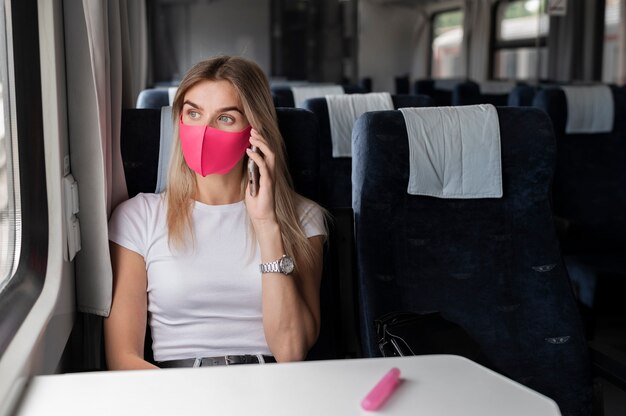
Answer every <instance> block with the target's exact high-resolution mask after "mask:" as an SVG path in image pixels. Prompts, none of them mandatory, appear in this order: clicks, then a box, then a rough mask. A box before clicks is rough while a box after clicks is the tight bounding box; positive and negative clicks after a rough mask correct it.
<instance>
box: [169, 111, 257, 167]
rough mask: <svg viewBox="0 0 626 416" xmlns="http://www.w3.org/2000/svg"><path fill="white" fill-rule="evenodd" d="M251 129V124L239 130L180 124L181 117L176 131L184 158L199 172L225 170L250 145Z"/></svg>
mask: <svg viewBox="0 0 626 416" xmlns="http://www.w3.org/2000/svg"><path fill="white" fill-rule="evenodd" d="M250 130H252V126H248V127H246V128H245V129H243V130H242V131H238V132H228V131H223V130H219V129H215V128H213V127H209V126H190V125H187V124H183V120H182V118H181V120H180V123H179V134H180V145H181V147H182V149H183V156H184V157H185V162H187V165H188V166H189V167H190V168H191V169H192V170H194V171H195V172H197V173H198V174H200V175H202V176H207V175H211V174H214V173H217V174H220V175H223V174H225V173H228V172H230V170H231V169H232V168H233V167H234V166H235V165H236V164H237V162H239V160H240V159H241V158H242V157H243V154H244V153H245V152H246V148H247V147H248V146H249V145H250Z"/></svg>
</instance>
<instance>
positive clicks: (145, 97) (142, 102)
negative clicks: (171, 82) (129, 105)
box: [135, 87, 175, 109]
mask: <svg viewBox="0 0 626 416" xmlns="http://www.w3.org/2000/svg"><path fill="white" fill-rule="evenodd" d="M172 90H174V91H175V87H172V88H148V89H145V90H143V91H141V92H140V93H139V96H138V97H137V104H136V105H135V107H136V108H156V109H160V108H161V107H166V106H168V105H171V102H170V99H171V94H172V92H171V91H172Z"/></svg>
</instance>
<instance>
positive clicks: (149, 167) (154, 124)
mask: <svg viewBox="0 0 626 416" xmlns="http://www.w3.org/2000/svg"><path fill="white" fill-rule="evenodd" d="M276 113H277V117H278V124H279V128H280V131H281V134H282V135H283V139H284V140H285V145H286V148H287V154H288V163H289V170H290V173H291V176H292V179H293V183H294V188H295V190H296V191H297V192H298V193H300V194H301V195H304V196H306V197H307V198H310V199H313V200H315V201H317V200H318V191H319V184H318V182H319V162H318V155H319V151H318V146H319V140H318V138H317V135H318V134H319V133H318V123H317V119H316V117H315V115H314V114H313V113H311V112H310V111H307V110H304V109H299V108H278V109H276ZM167 117H170V119H171V110H170V109H169V107H164V108H163V109H126V110H123V111H122V129H121V140H120V141H121V152H122V159H123V163H124V174H125V177H126V182H127V185H128V194H129V197H133V196H135V195H136V194H137V193H139V192H146V193H150V192H155V191H158V192H160V191H162V190H163V189H162V188H163V185H162V184H159V176H161V175H164V172H162V171H163V170H167V164H166V163H163V162H161V163H159V159H163V155H162V154H160V147H161V145H162V144H163V145H164V146H170V144H171V138H163V137H162V133H161V132H162V131H166V132H167V133H164V134H165V135H169V136H170V137H171V134H172V133H171V123H170V127H165V125H166V124H167V119H166V118H167ZM162 123H163V124H162ZM162 126H163V128H162ZM161 177H164V176H161ZM330 238H332V235H331V236H330ZM327 258H328V248H327V249H326V253H325V260H324V271H323V278H322V286H321V289H320V291H321V292H320V293H321V303H322V324H321V330H320V335H319V338H318V341H317V343H316V344H315V345H314V346H313V348H312V349H311V351H310V352H309V355H308V357H307V359H309V360H315V359H333V358H338V357H339V356H340V354H341V349H342V347H341V346H340V341H339V340H338V335H337V334H339V333H340V332H341V331H340V330H339V329H338V320H337V319H336V317H337V316H338V313H337V308H338V306H337V302H338V301H339V300H338V297H337V295H336V294H335V291H336V284H335V282H333V280H332V275H331V271H330V267H331V266H330V260H327ZM148 336H149V334H148ZM150 345H151V340H150V339H149V338H148V339H147V340H146V346H147V350H146V357H149V356H150V351H149V349H150Z"/></svg>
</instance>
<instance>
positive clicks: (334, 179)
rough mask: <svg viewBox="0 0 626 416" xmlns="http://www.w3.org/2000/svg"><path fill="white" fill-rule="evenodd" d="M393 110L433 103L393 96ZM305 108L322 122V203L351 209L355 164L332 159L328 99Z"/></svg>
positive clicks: (314, 100) (415, 97)
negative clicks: (353, 167) (352, 177)
mask: <svg viewBox="0 0 626 416" xmlns="http://www.w3.org/2000/svg"><path fill="white" fill-rule="evenodd" d="M391 99H392V101H393V106H394V108H396V109H398V108H402V107H427V106H430V105H431V103H432V100H431V99H430V97H427V96H425V95H392V96H391ZM304 107H305V108H306V109H308V110H310V111H311V112H313V113H314V114H315V115H316V116H317V120H318V122H319V128H320V134H319V140H320V143H319V151H320V160H319V163H320V201H321V203H322V204H323V205H324V206H326V207H327V208H351V207H352V179H351V175H352V160H351V158H349V157H333V152H332V141H331V130H330V120H329V116H328V105H327V102H326V98H312V99H309V100H307V101H305V103H304Z"/></svg>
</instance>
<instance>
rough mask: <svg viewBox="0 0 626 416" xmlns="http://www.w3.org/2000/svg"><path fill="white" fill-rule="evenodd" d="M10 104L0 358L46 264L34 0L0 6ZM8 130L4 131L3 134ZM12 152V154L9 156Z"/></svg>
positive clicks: (33, 297) (31, 301) (35, 295)
mask: <svg viewBox="0 0 626 416" xmlns="http://www.w3.org/2000/svg"><path fill="white" fill-rule="evenodd" d="M4 17H5V22H6V52H7V63H8V67H9V71H8V74H9V80H8V81H9V85H8V88H7V89H6V93H8V94H9V98H10V100H11V104H12V105H11V108H10V109H8V110H9V111H10V114H11V123H12V125H11V126H10V131H11V133H10V134H11V135H13V134H16V135H17V138H16V139H14V138H13V137H11V138H10V140H16V141H17V147H18V149H17V154H18V162H17V164H18V165H19V168H18V169H16V170H15V171H14V175H16V176H17V177H18V178H19V179H18V181H17V182H18V183H19V192H16V193H15V194H16V195H19V202H18V203H19V205H20V207H21V218H22V226H21V235H20V236H16V237H17V238H20V246H21V249H20V254H19V259H18V260H17V268H16V269H15V273H14V275H13V277H11V278H10V280H9V281H8V283H7V284H6V286H5V287H4V290H3V291H2V293H0V356H2V355H3V354H4V352H5V351H6V349H7V348H8V346H9V345H10V343H11V341H12V340H13V337H14V336H15V334H16V333H17V331H18V330H19V328H20V327H21V325H22V323H23V322H24V320H25V319H26V316H27V315H28V313H29V312H30V310H31V309H32V307H33V305H34V304H35V302H36V300H37V299H38V297H39V295H40V293H41V291H42V289H43V285H44V280H45V275H46V268H47V263H48V258H47V256H48V232H49V229H48V201H47V188H46V173H45V166H46V164H45V152H44V137H43V131H44V130H43V109H42V93H41V72H40V48H39V28H38V6H37V1H36V0H19V1H13V2H12V1H10V0H8V1H5V2H4ZM7 131H9V130H7ZM15 153H16V152H15V151H14V152H13V154H15Z"/></svg>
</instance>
